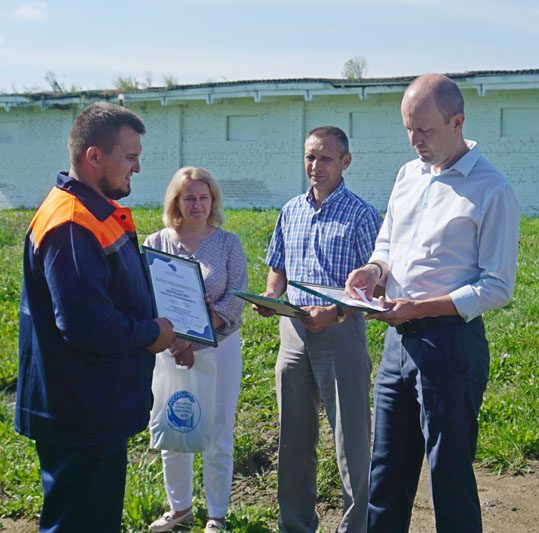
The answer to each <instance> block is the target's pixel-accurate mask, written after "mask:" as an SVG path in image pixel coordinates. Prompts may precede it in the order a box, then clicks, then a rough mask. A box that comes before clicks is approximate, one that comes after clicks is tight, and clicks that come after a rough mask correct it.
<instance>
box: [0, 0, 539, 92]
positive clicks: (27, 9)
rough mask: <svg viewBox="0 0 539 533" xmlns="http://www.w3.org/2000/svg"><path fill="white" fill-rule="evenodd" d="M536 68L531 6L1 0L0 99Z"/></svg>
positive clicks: (493, 1)
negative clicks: (56, 86) (358, 65)
mask: <svg viewBox="0 0 539 533" xmlns="http://www.w3.org/2000/svg"><path fill="white" fill-rule="evenodd" d="M355 55H363V56H364V57H365V58H366V59H367V61H368V70H367V76H370V77H384V76H399V75H413V74H421V73H425V72H433V71H437V72H463V71H466V70H492V69H501V70H513V69H526V68H539V2H537V0H451V1H440V2H438V1H435V0H430V1H427V0H376V1H364V0H326V1H321V0H310V1H307V0H272V1H271V2H269V1H262V0H259V1H257V0H149V1H148V0H146V1H138V0H130V1H127V0H108V1H104V0H88V1H85V2H83V1H78V0H71V1H67V0H46V1H36V2H24V1H21V0H0V91H4V92H22V91H24V90H26V89H29V88H42V89H47V88H48V84H47V82H46V81H45V74H46V72H47V71H52V72H54V73H55V75H56V78H57V79H58V81H60V83H62V84H63V85H65V86H71V85H73V84H74V85H77V86H79V87H81V88H83V89H101V88H112V87H114V80H115V79H116V78H117V77H118V76H134V77H137V78H139V79H143V78H144V77H145V73H147V72H149V73H150V74H151V79H152V80H153V83H152V84H153V85H156V86H160V85H163V78H164V76H167V75H168V76H173V77H174V78H175V79H176V80H177V82H178V83H203V82H206V81H209V80H213V81H225V80H228V81H235V80H247V79H268V78H269V79H271V78H296V77H320V78H325V77H328V78H333V77H340V73H341V69H342V66H343V64H344V62H345V61H346V60H347V59H348V58H350V57H352V56H355Z"/></svg>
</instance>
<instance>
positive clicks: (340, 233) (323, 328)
mask: <svg viewBox="0 0 539 533" xmlns="http://www.w3.org/2000/svg"><path fill="white" fill-rule="evenodd" d="M351 160H352V156H351V154H350V152H349V150H348V138H347V137H346V134H345V133H344V132H343V131H342V130H341V129H339V128H336V127H330V126H327V127H320V128H315V129H314V130H312V131H310V132H309V134H308V135H307V138H306V140H305V171H306V174H307V177H308V179H309V181H310V184H311V186H310V188H309V190H308V191H307V192H306V193H305V194H302V195H300V196H297V197H296V198H293V199H292V200H290V201H289V202H288V203H287V204H286V205H285V206H284V207H283V209H282V211H281V213H280V215H279V219H278V220H277V224H276V226H275V230H274V233H273V237H272V240H271V243H270V246H269V249H268V252H267V256H266V264H267V265H268V266H269V272H268V279H267V284H266V291H265V292H264V295H265V296H270V297H274V298H278V297H280V296H281V295H282V294H283V293H284V292H285V291H286V290H287V280H289V279H290V280H295V281H303V282H311V283H321V284H324V285H331V286H335V287H344V284H345V282H346V278H347V276H348V273H349V272H350V271H351V270H353V269H354V268H357V267H358V266H359V265H363V264H365V263H366V262H367V261H368V259H369V257H370V255H371V253H372V250H373V249H374V243H375V241H376V236H377V234H378V230H379V229H380V225H381V218H380V214H379V213H378V212H377V211H376V209H374V207H373V206H371V205H370V204H369V203H367V202H365V201H364V200H362V199H361V198H360V197H359V196H357V195H355V194H353V193H352V192H351V191H349V190H348V189H347V188H346V187H345V185H344V180H343V178H342V172H343V171H344V170H345V169H346V168H348V166H349V165H350V163H351ZM287 295H288V300H289V301H290V302H291V303H292V304H294V305H298V306H301V307H303V309H305V310H306V311H307V312H308V315H306V316H305V317H304V318H301V319H291V318H287V317H281V319H280V324H279V329H280V337H281V347H280V350H279V356H278V359H277V364H276V368H275V374H276V382H277V383H276V387H277V400H278V403H279V411H280V443H279V490H278V499H279V508H280V515H279V528H280V531H282V532H290V533H292V532H293V533H301V532H314V531H316V529H317V527H318V517H317V515H316V511H315V504H316V462H317V460H316V445H317V441H318V429H319V428H318V425H319V418H318V413H319V406H320V400H322V402H323V403H324V407H325V410H326V413H327V416H328V419H329V422H330V424H331V427H332V429H333V434H334V437H335V449H336V455H337V462H338V467H339V472H340V475H341V480H342V488H343V498H344V505H343V516H342V519H341V522H340V524H339V526H338V528H337V531H339V532H345V531H347V532H349V533H362V532H364V531H365V530H366V514H367V500H368V490H367V483H368V474H369V461H370V454H369V449H370V408H369V386H370V373H371V361H370V358H369V353H368V348H367V340H366V336H365V321H364V318H363V315H362V313H355V314H351V315H349V316H348V317H347V316H346V315H345V314H344V313H343V310H342V309H341V308H337V306H335V305H327V302H324V301H323V300H321V299H319V298H317V297H316V296H313V295H310V294H308V293H306V292H304V291H301V290H299V289H295V288H294V287H288V290H287ZM254 308H255V310H256V311H257V312H258V313H259V314H261V315H262V316H269V315H271V314H272V312H271V311H269V310H267V309H265V308H262V307H257V306H255V307H254Z"/></svg>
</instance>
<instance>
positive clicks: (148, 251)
mask: <svg viewBox="0 0 539 533" xmlns="http://www.w3.org/2000/svg"><path fill="white" fill-rule="evenodd" d="M142 251H143V256H144V259H145V261H146V265H147V267H148V272H149V275H150V281H151V286H152V291H153V297H154V306H155V310H156V313H157V315H158V316H162V317H165V318H168V319H169V320H170V321H171V322H172V324H173V327H174V332H175V333H176V335H177V336H178V337H182V338H184V339H189V340H192V341H194V342H199V343H201V344H207V345H210V346H217V340H216V335H215V331H214V329H213V325H212V321H211V313H210V309H209V306H208V304H207V302H206V299H205V290H204V281H203V279H202V272H201V270H200V265H199V264H198V263H197V262H196V261H192V260H190V259H184V258H182V257H177V256H175V255H170V254H167V253H165V252H161V251H159V250H154V249H153V248H148V247H147V246H143V247H142Z"/></svg>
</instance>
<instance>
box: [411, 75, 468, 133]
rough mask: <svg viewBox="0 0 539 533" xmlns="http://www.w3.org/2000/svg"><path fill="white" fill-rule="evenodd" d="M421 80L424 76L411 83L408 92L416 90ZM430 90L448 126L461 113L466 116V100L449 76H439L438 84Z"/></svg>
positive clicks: (434, 84) (430, 87)
mask: <svg viewBox="0 0 539 533" xmlns="http://www.w3.org/2000/svg"><path fill="white" fill-rule="evenodd" d="M421 78H422V76H420V77H419V78H416V79H415V80H414V81H413V82H412V83H410V85H408V87H407V89H406V92H408V91H410V90H412V89H415V86H416V85H419V84H420V83H421V81H420V80H421ZM429 89H430V91H431V93H430V94H431V95H432V97H433V98H434V101H435V102H436V106H437V107H438V110H439V111H440V113H441V114H442V116H443V117H444V120H445V122H446V124H447V123H448V122H449V120H450V119H451V117H454V116H455V115H458V114H459V113H462V114H464V98H463V97H462V93H461V92H460V89H459V88H458V85H457V84H456V83H455V82H454V81H453V80H450V79H449V78H448V77H447V76H439V77H438V78H437V80H436V83H433V84H431V85H430V86H429Z"/></svg>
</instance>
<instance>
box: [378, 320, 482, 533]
mask: <svg viewBox="0 0 539 533" xmlns="http://www.w3.org/2000/svg"><path fill="white" fill-rule="evenodd" d="M412 322H416V321H412ZM417 324H418V327H417V328H415V327H412V328H408V331H405V332H404V333H403V335H400V334H399V333H398V332H397V330H396V329H395V328H388V330H387V334H386V340H385V347H384V354H383V358H382V362H381V364H380V368H379V370H378V374H377V378H376V381H375V387H374V408H375V420H374V445H373V453H372V464H371V474H370V490H369V509H368V531H369V532H370V533H404V532H407V531H408V528H409V525H410V518H411V512H412V506H413V503H414V498H415V494H416V490H417V484H418V480H419V475H420V472H421V465H422V462H423V458H424V455H425V454H426V456H427V460H428V463H429V467H430V483H431V493H432V500H433V505H434V512H435V518H436V531H437V532H438V533H478V532H481V531H482V525H481V509H480V506H479V498H478V495H477V486H476V482H475V476H474V472H473V460H474V456H475V451H476V444H477V432H478V423H477V416H478V413H479V408H480V406H481V402H482V398H483V392H484V390H485V386H486V383H487V380H488V371H489V351H488V344H487V341H486V338H485V331H484V325H483V322H482V320H481V319H480V318H476V319H475V320H472V321H471V322H469V323H465V322H464V321H462V320H461V319H460V318H458V317H439V318H436V319H424V320H423V321H417ZM399 329H400V328H399ZM401 331H402V330H401Z"/></svg>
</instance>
